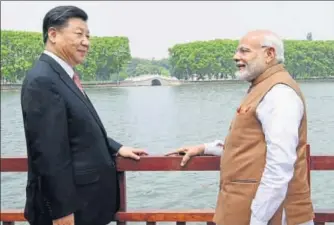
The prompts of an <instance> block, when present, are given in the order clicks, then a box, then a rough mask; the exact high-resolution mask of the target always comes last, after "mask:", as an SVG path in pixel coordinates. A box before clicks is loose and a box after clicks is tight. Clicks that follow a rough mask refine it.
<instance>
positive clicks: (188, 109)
mask: <svg viewBox="0 0 334 225" xmlns="http://www.w3.org/2000/svg"><path fill="white" fill-rule="evenodd" d="M300 85H301V88H302V90H303V92H304V95H305V97H306V101H307V107H308V110H307V111H308V125H309V143H310V144H311V154H312V155H334V147H333V145H334V140H333V134H334V114H333V112H334V83H331V82H328V83H325V82H318V83H317V82H312V83H300ZM246 90H247V84H244V83H236V84H223V83H197V84H191V85H181V86H175V87H162V86H160V87H129V88H103V89H88V90H87V93H88V95H89V96H90V98H91V100H92V102H93V104H94V105H95V107H96V109H97V111H98V112H99V114H100V116H101V119H102V121H103V122H104V125H105V127H106V129H107V131H108V134H109V136H111V137H113V138H114V139H116V140H118V141H119V142H121V143H123V144H124V145H130V146H135V147H142V148H146V149H147V150H148V151H149V153H150V154H152V155H162V154H164V153H166V152H169V151H170V150H172V149H174V148H177V147H180V146H183V145H193V144H199V143H202V142H209V141H213V140H215V139H223V138H224V136H225V135H226V133H227V129H228V126H229V123H230V120H231V119H232V117H233V113H234V112H235V110H236V108H237V106H238V104H239V102H240V100H241V98H242V97H243V95H244V93H245V91H246ZM1 155H2V156H22V155H25V138H24V132H23V126H22V115H21V108H20V92H19V91H3V92H2V93H1ZM218 180H219V173H218V171H217V172H151V173H149V172H131V173H127V190H128V192H127V199H128V203H127V204H128V209H130V210H131V209H187V208H188V209H202V208H214V207H215V203H216V196H217V188H218ZM311 182H312V184H311V185H312V199H313V201H314V205H315V207H316V208H334V171H333V172H332V171H330V172H312V178H311ZM25 184H26V174H25V173H3V174H1V207H2V208H22V207H24V200H25Z"/></svg>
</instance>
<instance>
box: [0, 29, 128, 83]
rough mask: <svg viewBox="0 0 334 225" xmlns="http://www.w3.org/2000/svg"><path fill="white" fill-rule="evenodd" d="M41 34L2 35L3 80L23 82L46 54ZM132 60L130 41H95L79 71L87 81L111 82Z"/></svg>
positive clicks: (92, 42) (14, 33)
mask: <svg viewBox="0 0 334 225" xmlns="http://www.w3.org/2000/svg"><path fill="white" fill-rule="evenodd" d="M43 49H44V44H43V41H42V34H41V33H37V32H23V31H5V30H2V31H1V80H2V81H5V82H10V83H15V82H20V81H22V79H23V77H24V76H25V73H26V71H27V70H28V69H30V68H31V67H32V65H33V63H34V62H35V61H36V60H37V59H38V57H39V56H40V54H41V53H42V52H43ZM130 60H131V53H130V47H129V40H128V38H127V37H92V38H91V47H90V50H89V53H88V56H87V58H86V60H85V62H84V63H83V64H82V65H79V66H78V67H77V68H76V69H77V70H78V72H79V73H80V74H81V75H82V79H83V80H84V81H99V80H110V77H111V76H112V75H113V74H119V73H121V71H122V70H123V69H124V67H125V66H126V65H127V64H128V63H129V61H130Z"/></svg>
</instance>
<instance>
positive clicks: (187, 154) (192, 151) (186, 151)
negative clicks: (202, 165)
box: [165, 144, 205, 166]
mask: <svg viewBox="0 0 334 225" xmlns="http://www.w3.org/2000/svg"><path fill="white" fill-rule="evenodd" d="M204 150H205V146H204V144H201V145H195V146H188V147H182V148H179V149H177V150H175V151H172V152H169V153H167V154H166V155H165V156H179V155H183V158H182V161H181V166H184V165H186V164H187V162H188V161H189V159H190V158H191V157H193V156H196V155H202V154H203V153H204Z"/></svg>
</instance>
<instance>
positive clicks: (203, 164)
mask: <svg viewBox="0 0 334 225" xmlns="http://www.w3.org/2000/svg"><path fill="white" fill-rule="evenodd" d="M307 151H308V165H309V171H310V170H334V156H310V148H309V146H308V150H307ZM181 158H182V157H179V156H176V157H153V156H147V157H142V158H141V160H140V161H133V160H130V159H124V158H118V159H117V168H118V171H119V172H120V173H119V179H120V188H121V209H120V211H119V212H118V213H117V216H116V218H117V225H125V224H126V222H130V221H138V222H143V221H146V223H147V225H155V224H156V222H176V224H177V225H185V223H186V222H206V223H207V225H213V223H212V222H211V221H212V217H213V213H214V210H213V209H208V210H153V211H127V210H126V176H125V173H126V171H218V170H219V163H220V158H219V157H216V156H198V157H194V158H192V159H191V160H190V161H189V162H188V164H187V166H186V167H184V168H183V167H181V166H180V162H181ZM26 171H27V161H26V158H10V157H3V158H1V172H26ZM309 182H310V172H309ZM315 211H316V215H315V224H316V225H325V223H326V222H334V207H333V208H332V209H316V210H315ZM0 221H3V224H4V225H14V223H15V221H25V219H24V217H23V210H10V209H2V210H1V218H0Z"/></svg>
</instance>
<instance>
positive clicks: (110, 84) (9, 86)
mask: <svg viewBox="0 0 334 225" xmlns="http://www.w3.org/2000/svg"><path fill="white" fill-rule="evenodd" d="M296 81H297V82H307V83H313V82H334V77H327V78H306V79H296ZM244 82H245V81H242V80H200V81H181V85H190V84H199V83H203V84H204V83H225V84H238V83H244ZM21 86H22V84H1V91H7V90H20V89H21ZM82 86H83V87H84V88H104V87H136V85H135V84H131V83H128V82H124V83H123V82H121V83H120V85H117V82H113V81H109V82H108V81H102V82H101V81H96V82H82Z"/></svg>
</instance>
